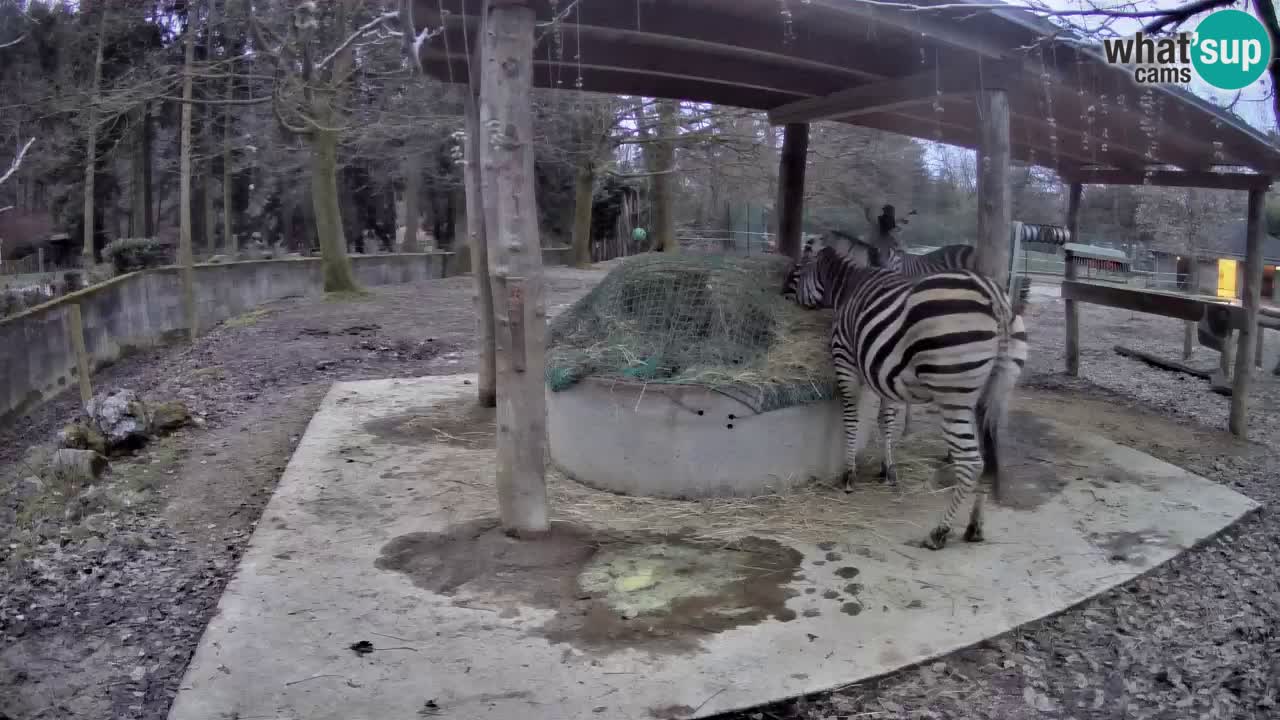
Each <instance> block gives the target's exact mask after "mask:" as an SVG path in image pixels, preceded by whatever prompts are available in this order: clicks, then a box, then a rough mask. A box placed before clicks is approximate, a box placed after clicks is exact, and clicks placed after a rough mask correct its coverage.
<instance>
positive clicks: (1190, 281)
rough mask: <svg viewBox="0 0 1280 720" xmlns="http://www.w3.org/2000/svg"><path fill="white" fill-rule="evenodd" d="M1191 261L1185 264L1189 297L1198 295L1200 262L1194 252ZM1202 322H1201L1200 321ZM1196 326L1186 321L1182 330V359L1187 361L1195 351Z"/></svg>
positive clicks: (1175, 274) (1175, 266)
mask: <svg viewBox="0 0 1280 720" xmlns="http://www.w3.org/2000/svg"><path fill="white" fill-rule="evenodd" d="M1190 252H1191V255H1190V257H1191V261H1190V262H1189V263H1188V264H1187V292H1188V293H1189V294H1190V295H1191V297H1195V296H1197V295H1199V294H1200V260H1199V258H1197V257H1196V255H1195V250H1194V249H1192V250H1191V251H1190ZM1173 272H1174V277H1177V272H1178V266H1177V265H1174V266H1173ZM1201 322H1203V320H1202V321H1201ZM1196 325H1197V323H1195V322H1193V321H1191V320H1188V321H1186V324H1185V325H1184V326H1183V328H1182V359H1183V360H1189V359H1190V358H1191V354H1192V352H1194V351H1195V341H1196Z"/></svg>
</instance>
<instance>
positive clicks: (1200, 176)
mask: <svg viewBox="0 0 1280 720" xmlns="http://www.w3.org/2000/svg"><path fill="white" fill-rule="evenodd" d="M1063 179H1064V180H1067V181H1068V182H1078V183H1084V184H1089V185H1153V186H1155V187H1190V188H1205V189H1210V190H1266V189H1268V188H1270V187H1271V177H1270V176H1267V175H1254V174H1251V173H1216V172H1179V171H1176V170H1151V171H1140V170H1103V169H1095V168H1081V169H1079V170H1076V171H1072V172H1071V174H1070V175H1063Z"/></svg>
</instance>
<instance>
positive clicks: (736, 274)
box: [546, 255, 835, 412]
mask: <svg viewBox="0 0 1280 720" xmlns="http://www.w3.org/2000/svg"><path fill="white" fill-rule="evenodd" d="M787 267H788V261H787V260H786V259H785V258H779V257H776V256H770V257H756V258H724V257H717V256H672V255H645V256H638V257H635V258H631V259H629V260H627V261H626V262H625V263H622V264H621V265H619V266H618V267H616V268H614V269H613V270H612V271H611V272H610V273H609V274H608V275H607V276H606V277H605V278H604V280H602V281H601V282H600V283H599V284H598V285H597V286H596V287H595V288H593V289H592V290H591V291H590V292H589V293H587V294H586V295H585V296H583V297H582V298H580V299H579V300H578V301H577V302H575V303H574V304H573V305H572V306H570V307H569V308H567V309H566V310H565V311H564V312H563V313H561V314H560V315H559V316H558V317H557V318H556V319H555V320H554V321H553V322H552V324H551V326H550V328H549V329H548V341H547V355H546V362H547V368H546V379H547V385H548V387H550V388H551V390H552V391H557V392H558V391H561V390H564V389H567V388H569V387H572V386H573V385H574V384H576V383H577V382H579V381H580V380H582V379H583V378H585V377H602V378H609V379H614V380H622V381H628V380H629V381H638V382H646V383H648V382H653V383H669V384H698V385H703V386H708V387H713V388H716V389H718V390H721V391H724V392H726V394H729V395H732V396H734V397H737V398H738V399H739V400H741V401H742V402H744V403H746V404H747V405H749V406H750V407H752V408H753V409H755V411H756V412H765V411H768V410H773V409H777V408H781V407H788V406H792V405H799V404H804V403H809V402H814V401H817V400H823V399H829V398H831V397H834V396H835V373H834V371H833V369H832V365H831V358H830V350H829V347H828V337H829V332H830V322H831V313H830V312H829V311H816V312H815V311H809V310H804V309H802V308H800V307H798V306H797V305H796V304H795V303H792V302H788V301H786V300H784V299H783V298H782V296H781V289H782V281H783V277H784V276H785V273H786V270H787Z"/></svg>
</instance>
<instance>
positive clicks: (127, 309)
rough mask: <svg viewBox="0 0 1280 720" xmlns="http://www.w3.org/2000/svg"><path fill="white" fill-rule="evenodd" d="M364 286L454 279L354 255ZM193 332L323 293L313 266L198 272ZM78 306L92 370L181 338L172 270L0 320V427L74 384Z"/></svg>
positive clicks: (414, 263) (405, 260) (263, 263)
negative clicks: (276, 303)
mask: <svg viewBox="0 0 1280 720" xmlns="http://www.w3.org/2000/svg"><path fill="white" fill-rule="evenodd" d="M351 263H352V267H353V268H354V270H355V273H356V277H357V278H358V280H359V282H360V283H361V284H362V285H365V286H370V287H372V286H377V285H396V284H401V283H415V282H424V281H427V280H432V279H435V278H441V277H445V276H446V275H450V274H453V273H452V272H451V268H452V266H453V254H452V253H399V254H391V255H354V256H352V257H351ZM195 277H196V308H197V324H198V327H200V328H209V327H211V326H213V325H216V324H218V323H220V322H222V321H224V320H227V319H229V318H232V317H236V316H237V315H241V314H243V313H245V312H247V311H249V310H251V309H253V308H255V307H257V306H258V305H261V304H263V303H266V302H270V301H272V300H280V299H283V298H287V297H298V296H306V295H318V294H320V293H321V292H322V277H321V266H320V260H319V259H318V258H286V259H281V260H255V261H247V262H231V263H219V264H205V265H197V266H196V268H195ZM74 304H79V305H80V312H81V315H82V317H83V319H84V340H85V348H86V350H87V351H88V354H89V363H90V366H91V368H97V367H101V366H103V365H106V364H108V363H111V362H113V361H115V360H117V359H119V358H120V357H121V356H122V355H124V353H125V352H127V351H128V350H129V349H130V348H138V347H148V346H153V345H157V344H161V343H164V342H166V341H168V340H171V339H173V338H178V337H182V336H183V335H185V334H186V330H187V327H186V320H185V318H184V314H183V311H182V293H181V283H180V279H179V273H178V268H176V267H165V268H156V269H153V270H143V271H140V272H134V273H129V274H127V275H122V276H120V277H117V278H112V279H111V280H108V281H107V282H104V283H100V284H98V285H94V286H92V287H88V288H85V289H84V290H81V291H79V292H75V293H71V294H68V295H64V296H62V297H59V298H56V299H54V300H52V301H50V302H48V303H45V304H44V305H40V306H38V307H35V308H32V309H31V310H28V311H26V312H23V313H19V314H18V315H14V316H13V317H10V318H5V319H3V320H0V421H3V420H4V419H6V418H10V417H11V416H13V415H15V414H17V413H21V412H22V411H24V410H26V409H28V408H30V407H33V406H35V405H37V404H38V403H40V402H41V401H43V400H45V399H46V398H49V397H52V396H53V395H56V394H57V393H59V392H61V391H62V390H64V389H66V388H69V387H72V386H74V385H75V384H76V382H77V381H76V358H75V353H74V352H73V350H72V347H71V334H70V331H71V327H70V326H71V311H70V308H71V306H72V305H74Z"/></svg>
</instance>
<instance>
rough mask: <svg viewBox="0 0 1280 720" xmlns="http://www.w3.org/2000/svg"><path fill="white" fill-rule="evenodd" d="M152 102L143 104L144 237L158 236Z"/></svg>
mask: <svg viewBox="0 0 1280 720" xmlns="http://www.w3.org/2000/svg"><path fill="white" fill-rule="evenodd" d="M151 150H152V147H151V103H148V102H144V103H143V104H142V205H143V209H144V212H143V215H144V221H145V222H144V224H143V228H142V233H143V236H144V237H149V238H150V237H155V236H156V213H157V212H158V210H157V208H156V206H155V202H154V199H153V197H152V192H151Z"/></svg>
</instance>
